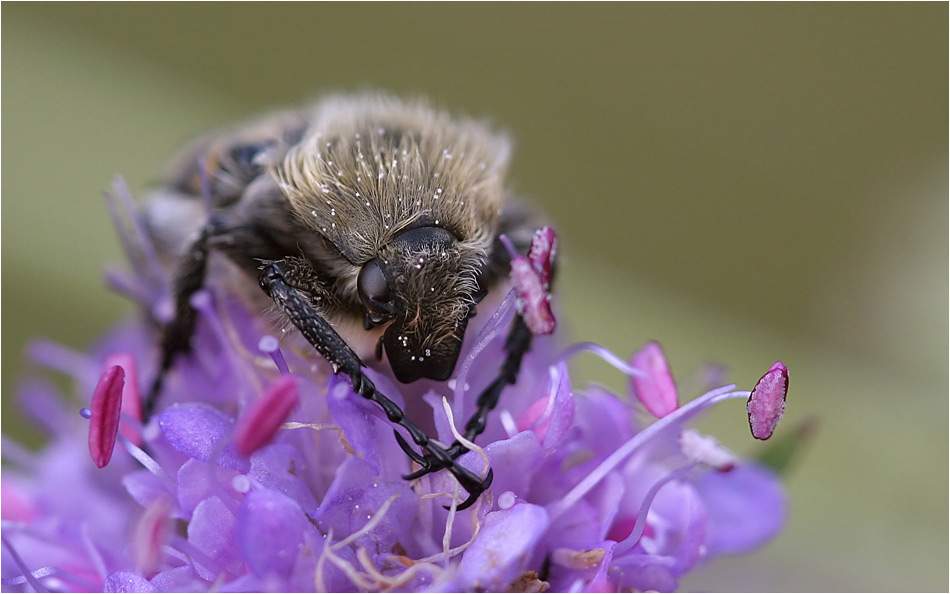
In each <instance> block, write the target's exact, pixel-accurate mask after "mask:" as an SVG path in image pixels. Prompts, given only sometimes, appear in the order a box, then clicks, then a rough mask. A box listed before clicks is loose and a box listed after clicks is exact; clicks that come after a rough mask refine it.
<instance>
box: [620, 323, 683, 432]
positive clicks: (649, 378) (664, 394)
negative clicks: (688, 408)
mask: <svg viewBox="0 0 950 594" xmlns="http://www.w3.org/2000/svg"><path fill="white" fill-rule="evenodd" d="M630 363H631V364H632V365H633V366H634V367H635V368H637V369H641V370H643V371H644V372H645V374H644V375H640V374H637V375H634V376H632V377H631V378H630V386H631V388H632V389H633V395H634V396H635V397H636V398H637V400H639V401H640V403H641V404H642V405H643V406H644V407H645V408H646V409H647V411H648V412H649V413H650V414H651V415H653V416H654V417H656V418H658V419H660V418H662V417H665V416H666V415H668V414H670V413H671V412H673V411H674V410H676V408H677V407H678V406H679V397H678V396H677V393H676V382H675V381H674V380H673V373H672V372H671V371H670V365H669V363H668V362H667V360H666V355H665V354H664V353H663V348H662V347H661V346H660V343H658V342H656V341H652V340H651V341H650V342H648V343H646V344H645V345H644V346H643V348H641V349H640V350H639V351H637V352H636V353H634V354H633V357H632V358H631V359H630Z"/></svg>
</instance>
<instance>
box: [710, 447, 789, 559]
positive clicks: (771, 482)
mask: <svg viewBox="0 0 950 594" xmlns="http://www.w3.org/2000/svg"><path fill="white" fill-rule="evenodd" d="M696 490H697V491H698V492H699V494H700V497H702V499H703V501H704V502H705V504H706V514H707V539H706V546H707V548H708V549H709V554H710V555H721V554H731V555H735V554H741V553H746V552H748V551H751V550H753V549H755V548H757V547H759V546H761V545H762V544H764V543H765V542H766V541H768V540H769V539H771V538H772V537H774V536H775V535H776V534H777V533H778V532H779V531H780V530H781V529H782V527H783V526H784V524H785V518H786V515H787V512H788V502H787V500H786V495H785V491H784V490H783V489H782V485H781V483H780V481H779V479H778V477H777V476H775V475H774V474H772V473H771V472H770V471H768V470H766V469H764V468H760V467H757V466H752V465H748V464H740V465H739V466H736V467H735V468H734V469H733V470H732V472H729V473H727V474H723V473H719V472H707V473H704V474H703V475H702V477H700V479H699V480H698V481H697V483H696Z"/></svg>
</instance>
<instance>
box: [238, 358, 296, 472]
mask: <svg viewBox="0 0 950 594" xmlns="http://www.w3.org/2000/svg"><path fill="white" fill-rule="evenodd" d="M299 402H300V395H299V390H298V389H297V381H296V380H295V379H294V377H293V376H291V375H282V376H280V378H279V379H277V380H276V381H275V382H273V383H271V385H269V386H268V387H267V389H266V390H265V391H264V394H262V395H261V397H260V398H258V399H257V400H255V401H254V402H252V403H251V405H250V406H248V407H247V408H246V409H244V411H243V412H242V413H241V416H240V417H238V420H237V427H236V429H235V432H234V433H235V437H234V442H235V448H236V449H237V451H238V452H239V453H241V454H242V455H244V456H250V455H251V454H252V453H253V452H256V451H257V450H258V449H260V448H261V447H262V446H263V445H265V444H267V443H268V442H270V440H271V439H273V438H274V435H275V434H276V433H277V430H278V429H280V427H281V425H282V424H283V422H284V421H285V420H287V416H288V415H290V413H291V411H293V409H294V408H295V407H296V406H297V404H298V403H299Z"/></svg>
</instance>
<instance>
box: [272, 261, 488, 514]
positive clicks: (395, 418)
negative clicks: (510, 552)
mask: <svg viewBox="0 0 950 594" xmlns="http://www.w3.org/2000/svg"><path fill="white" fill-rule="evenodd" d="M284 266H285V263H283V262H281V261H277V262H270V263H268V264H267V265H265V266H264V268H263V269H262V271H261V275H260V283H261V288H262V289H263V290H264V292H265V293H267V295H268V296H270V298H271V299H273V300H274V303H275V304H277V306H278V307H279V308H280V309H281V310H282V311H283V312H284V313H285V314H286V315H287V317H288V318H289V319H290V321H291V323H293V325H294V326H295V327H296V328H297V329H298V330H299V331H300V333H301V334H302V335H303V336H304V338H306V339H307V342H309V343H310V344H311V345H312V346H313V347H314V348H315V349H316V350H317V352H319V353H320V354H321V355H323V357H324V358H326V359H327V361H329V362H330V364H331V365H332V366H333V368H334V371H335V372H337V373H343V374H346V375H347V376H348V377H349V378H350V384H351V385H352V386H353V390H354V391H355V392H356V393H357V394H359V395H360V396H362V397H363V398H366V399H367V400H370V401H372V402H375V403H376V404H377V405H379V407H380V408H382V409H383V412H385V413H386V416H387V418H389V421H390V422H391V423H393V424H396V425H399V426H400V427H402V428H403V429H405V430H406V432H407V433H408V434H409V436H410V437H411V438H412V441H413V442H415V444H416V445H417V446H419V447H420V448H421V449H422V451H423V452H424V454H422V455H420V454H418V453H417V452H415V451H412V449H411V447H410V446H409V444H408V442H407V441H406V440H405V438H403V437H402V436H400V435H399V434H398V433H396V439H397V442H398V443H399V445H400V447H401V448H402V449H403V450H404V451H406V452H407V454H409V456H410V458H412V459H413V460H414V461H416V462H420V461H429V460H431V461H432V462H431V463H430V464H429V467H430V468H431V470H429V471H430V472H432V471H434V470H435V469H442V468H445V469H447V470H448V471H449V472H451V473H452V475H453V476H454V477H455V478H456V480H458V482H459V484H461V486H462V487H463V488H464V489H465V490H466V491H468V494H469V495H468V498H467V499H466V500H465V501H463V502H462V503H461V504H460V505H459V506H458V508H457V509H459V510H462V509H465V508H467V507H469V506H470V505H472V504H473V503H474V502H475V501H476V500H477V499H478V497H479V496H480V495H481V494H482V493H483V492H485V490H486V489H488V487H489V486H490V485H491V481H492V476H493V475H492V472H491V470H490V469H489V471H488V475H487V476H486V477H485V478H484V479H483V478H481V477H479V476H478V475H476V474H475V473H473V472H472V471H471V470H469V469H467V468H465V467H464V466H462V465H461V464H459V462H457V461H456V460H455V458H456V457H457V456H452V455H451V454H450V453H449V451H448V450H446V449H445V448H443V447H442V446H440V445H438V444H437V443H436V442H435V441H433V440H432V439H430V438H429V436H428V435H426V433H425V432H424V431H423V430H422V429H420V428H419V427H418V426H417V425H416V424H415V423H413V422H412V421H410V420H409V419H408V418H407V417H406V415H405V413H404V412H403V411H402V409H401V408H399V406H397V405H396V403H394V402H393V401H392V400H390V399H389V398H387V397H386V396H385V395H384V394H383V393H382V392H380V391H379V390H378V389H377V388H376V386H375V385H374V384H373V381H372V380H371V379H370V378H369V377H367V376H366V374H364V373H363V369H362V368H363V362H362V361H361V360H360V358H359V357H358V356H357V355H356V353H355V352H353V349H351V348H350V346H349V345H348V344H347V343H346V341H344V340H343V338H342V337H341V336H340V335H339V334H337V332H336V330H334V329H333V327H332V326H330V324H329V323H328V322H327V321H326V320H325V319H324V318H323V316H322V315H320V313H319V312H317V311H316V310H315V309H314V308H313V307H312V306H311V305H310V302H309V300H308V299H307V298H306V296H305V295H304V294H303V293H302V292H301V291H299V290H298V289H296V288H294V287H293V286H292V285H291V284H289V283H288V282H287V277H286V274H285V269H284ZM410 451H411V452H412V453H409V452H410Z"/></svg>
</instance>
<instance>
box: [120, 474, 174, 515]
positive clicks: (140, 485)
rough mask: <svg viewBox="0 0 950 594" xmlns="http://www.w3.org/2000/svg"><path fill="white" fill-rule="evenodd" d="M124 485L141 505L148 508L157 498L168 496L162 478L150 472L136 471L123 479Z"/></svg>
mask: <svg viewBox="0 0 950 594" xmlns="http://www.w3.org/2000/svg"><path fill="white" fill-rule="evenodd" d="M122 485H123V486H124V487H125V490H126V491H128V492H129V495H131V496H132V499H134V500H135V501H136V502H137V503H138V504H139V505H141V506H143V507H144V506H146V505H148V503H149V502H150V501H153V500H154V499H156V498H157V497H161V496H164V495H167V494H168V488H167V487H166V485H165V483H164V482H162V480H161V479H160V478H158V477H157V476H155V475H154V474H152V473H151V472H149V471H148V470H135V471H133V472H130V473H128V474H126V475H125V476H123V477H122Z"/></svg>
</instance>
